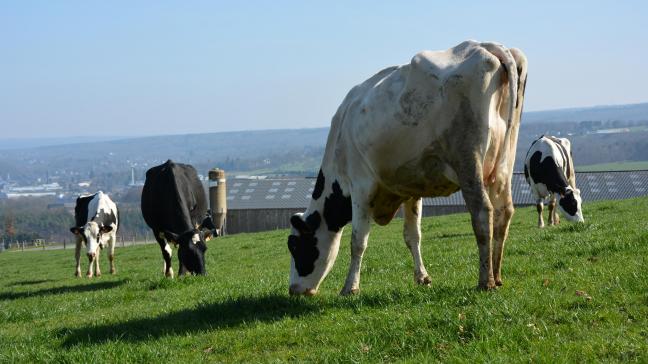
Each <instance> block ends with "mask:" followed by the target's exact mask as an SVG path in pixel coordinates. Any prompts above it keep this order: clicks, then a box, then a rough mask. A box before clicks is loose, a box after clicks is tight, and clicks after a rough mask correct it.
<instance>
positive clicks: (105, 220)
mask: <svg viewBox="0 0 648 364" xmlns="http://www.w3.org/2000/svg"><path fill="white" fill-rule="evenodd" d="M92 221H95V222H96V223H97V224H98V225H99V226H103V227H108V226H111V225H112V224H115V225H117V215H115V212H114V211H109V212H108V213H106V211H105V210H103V209H101V210H99V212H98V213H97V215H96V216H95V217H94V218H93V219H92Z"/></svg>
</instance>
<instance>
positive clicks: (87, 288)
mask: <svg viewBox="0 0 648 364" xmlns="http://www.w3.org/2000/svg"><path fill="white" fill-rule="evenodd" d="M126 282H127V280H121V281H112V282H97V283H90V284H81V285H76V286H63V287H54V288H46V289H40V290H37V291H25V292H3V293H0V300H16V299H20V298H28V297H42V296H51V295H56V294H63V293H80V292H91V291H100V290H103V289H110V288H115V287H118V286H121V285H122V284H124V283H126Z"/></svg>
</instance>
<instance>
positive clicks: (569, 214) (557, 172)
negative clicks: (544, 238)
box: [524, 135, 585, 228]
mask: <svg viewBox="0 0 648 364" xmlns="http://www.w3.org/2000/svg"><path fill="white" fill-rule="evenodd" d="M571 154H572V153H571V143H570V142H569V139H567V138H556V137H554V136H545V135H543V136H541V137H540V138H538V139H536V140H535V141H534V142H533V143H531V147H529V151H528V152H527V155H526V158H525V159H524V177H525V178H526V180H527V182H528V183H529V185H530V186H531V191H533V195H534V196H535V199H536V208H537V210H538V227H541V228H542V227H544V220H543V219H542V208H543V202H544V200H545V199H546V198H547V197H549V224H550V225H555V224H558V223H559V222H560V220H559V218H558V213H557V211H556V196H558V208H559V209H560V211H562V213H563V214H564V215H565V217H566V218H567V220H569V221H573V222H584V221H585V220H584V219H583V212H582V211H581V203H582V200H581V196H580V190H579V189H578V188H576V173H575V172H574V161H573V159H572V156H571Z"/></svg>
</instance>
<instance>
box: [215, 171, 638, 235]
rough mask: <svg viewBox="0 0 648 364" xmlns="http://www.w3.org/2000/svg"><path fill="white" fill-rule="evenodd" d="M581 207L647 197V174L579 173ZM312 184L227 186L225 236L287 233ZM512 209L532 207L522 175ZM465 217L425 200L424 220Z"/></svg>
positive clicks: (460, 206) (234, 182) (237, 182)
mask: <svg viewBox="0 0 648 364" xmlns="http://www.w3.org/2000/svg"><path fill="white" fill-rule="evenodd" d="M576 184H577V187H578V188H579V189H580V190H581V196H582V197H583V201H584V202H585V203H587V201H595V200H618V199H626V198H631V197H638V196H646V195H648V170H646V171H619V172H577V173H576ZM314 186H315V178H290V179H270V178H267V179H263V178H261V179H250V178H229V179H228V180H227V188H228V190H227V208H228V211H227V233H228V234H236V233H241V232H256V231H265V230H274V229H284V228H287V227H289V224H290V223H289V220H290V216H292V215H293V214H294V213H296V212H303V211H304V210H305V209H306V207H307V206H308V203H309V201H310V196H311V193H312V192H313V187H314ZM513 203H514V204H515V205H516V206H528V205H533V204H535V201H534V199H533V196H532V195H531V190H530V189H529V185H528V184H527V182H526V180H525V179H524V174H522V173H515V174H514V175H513ZM463 211H466V208H465V205H464V200H463V197H462V195H461V192H457V193H455V194H452V195H450V196H448V197H436V198H424V199H423V216H435V215H444V214H451V213H457V212H463Z"/></svg>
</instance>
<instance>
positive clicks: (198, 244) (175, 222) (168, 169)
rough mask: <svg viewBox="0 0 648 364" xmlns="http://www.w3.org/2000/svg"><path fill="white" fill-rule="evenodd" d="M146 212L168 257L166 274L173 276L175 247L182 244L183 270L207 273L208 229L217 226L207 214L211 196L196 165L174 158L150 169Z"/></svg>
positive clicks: (144, 198) (144, 192)
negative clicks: (206, 193)
mask: <svg viewBox="0 0 648 364" xmlns="http://www.w3.org/2000/svg"><path fill="white" fill-rule="evenodd" d="M142 215H143V216H144V220H145V221H146V223H147V224H148V226H149V227H150V228H151V229H153V234H154V235H155V239H156V240H157V242H158V244H160V249H162V257H163V258H164V274H165V275H166V276H167V277H173V268H171V252H172V250H171V247H170V246H169V244H168V242H172V243H174V244H175V245H177V246H178V260H179V262H180V268H179V269H180V270H179V274H180V275H183V274H185V273H187V272H189V273H194V274H205V272H206V271H205V251H206V250H207V244H206V243H205V233H204V232H203V231H201V229H209V230H212V229H215V226H214V223H213V221H212V219H211V217H210V216H209V215H208V214H207V199H206V197H205V189H204V188H203V185H202V183H201V182H200V179H198V173H196V169H195V168H194V167H192V166H190V165H188V164H182V163H174V162H172V161H171V160H168V161H166V163H164V164H161V165H159V166H156V167H153V168H151V169H149V170H148V171H147V172H146V181H145V182H144V189H143V190H142Z"/></svg>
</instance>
